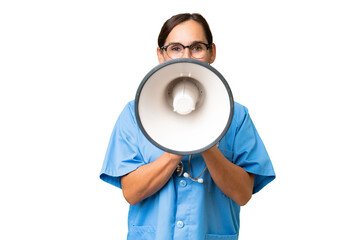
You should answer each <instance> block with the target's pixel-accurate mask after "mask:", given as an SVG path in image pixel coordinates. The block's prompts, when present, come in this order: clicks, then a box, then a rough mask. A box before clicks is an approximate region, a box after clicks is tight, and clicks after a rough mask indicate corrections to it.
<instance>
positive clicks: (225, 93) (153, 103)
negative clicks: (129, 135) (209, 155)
mask: <svg viewBox="0 0 360 240" xmlns="http://www.w3.org/2000/svg"><path fill="white" fill-rule="evenodd" d="M233 114H234V100H233V96H232V93H231V90H230V87H229V85H228V83H227V82H226V80H225V79H224V77H223V76H222V75H221V74H220V73H219V72H218V71H217V70H216V69H215V68H213V67H212V66H210V65H209V64H207V63H204V62H201V61H198V60H195V59H191V58H180V59H173V60H170V61H166V62H164V63H162V64H159V65H158V66H156V67H155V68H153V69H152V70H151V71H150V72H149V73H148V74H147V75H146V76H145V78H144V79H143V81H142V82H141V84H140V86H139V88H138V90H137V92H136V97H135V115H136V120H137V122H138V125H139V127H140V129H141V131H142V133H143V134H144V135H145V137H146V138H147V139H148V140H149V141H150V142H151V143H153V144H154V145H155V146H157V147H158V148H160V149H162V150H164V151H166V152H170V153H174V154H179V155H190V154H196V153H200V152H203V151H205V150H207V149H209V148H211V147H212V146H214V145H216V144H217V143H218V142H219V141H220V140H221V139H222V137H223V136H224V135H225V134H226V132H227V130H228V129H229V127H230V124H231V121H232V118H233Z"/></svg>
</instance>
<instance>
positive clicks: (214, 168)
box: [201, 147, 255, 206]
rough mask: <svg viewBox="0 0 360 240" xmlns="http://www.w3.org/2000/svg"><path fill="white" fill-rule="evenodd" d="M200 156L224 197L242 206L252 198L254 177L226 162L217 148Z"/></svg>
mask: <svg viewBox="0 0 360 240" xmlns="http://www.w3.org/2000/svg"><path fill="white" fill-rule="evenodd" d="M201 154H202V156H203V158H204V160H205V163H206V165H207V167H208V169H209V172H210V175H211V177H212V179H213V180H214V182H215V183H216V185H217V186H218V187H219V188H220V189H221V191H222V192H223V193H224V194H225V195H226V196H228V197H230V198H231V199H233V200H234V201H235V202H236V203H237V204H239V205H240V206H244V205H245V204H246V203H247V202H248V201H249V200H250V198H251V196H252V191H253V186H254V178H255V177H254V175H253V174H250V173H248V172H246V171H245V170H244V169H243V168H241V167H239V166H237V165H235V164H233V163H232V162H230V161H229V160H227V159H226V158H225V157H224V155H223V154H222V153H221V152H220V150H219V149H218V148H217V147H212V148H210V149H208V150H206V151H204V152H203V153H201Z"/></svg>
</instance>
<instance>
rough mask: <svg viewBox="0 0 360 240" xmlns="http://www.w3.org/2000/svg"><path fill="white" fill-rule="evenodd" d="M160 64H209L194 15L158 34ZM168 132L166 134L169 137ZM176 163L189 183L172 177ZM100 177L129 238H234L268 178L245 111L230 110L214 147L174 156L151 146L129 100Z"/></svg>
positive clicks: (208, 49) (205, 35)
mask: <svg viewBox="0 0 360 240" xmlns="http://www.w3.org/2000/svg"><path fill="white" fill-rule="evenodd" d="M157 56H158V60H159V63H163V62H165V61H168V60H170V59H174V58H194V59H197V60H200V61H203V62H206V63H209V64H211V63H213V62H214V61H215V57H216V46H215V44H214V43H213V38H212V34H211V31H210V28H209V25H208V23H207V22H206V20H205V19H204V18H203V17H202V16H201V15H200V14H178V15H175V16H173V17H171V18H170V19H169V20H167V21H166V22H165V23H164V25H163V27H162V29H161V31H160V34H159V38H158V48H157ZM169 134H171V133H169ZM179 164H182V165H183V167H184V169H185V171H186V172H189V170H190V172H191V174H192V176H191V177H192V178H198V177H199V176H201V178H202V179H203V181H200V182H202V183H200V182H197V181H193V180H191V179H190V178H188V177H185V176H184V175H180V176H179V174H177V171H176V169H177V167H178V166H179ZM100 178H101V179H102V180H104V181H106V182H108V183H110V184H112V185H114V186H116V187H119V188H121V189H122V192H123V195H124V198H125V199H126V200H127V201H128V202H129V204H130V209H129V216H128V239H129V240H139V239H141V240H146V239H151V240H160V239H163V240H169V239H179V240H180V239H181V240H186V239H189V240H196V239H228V240H232V239H233V240H235V239H238V235H239V227H240V218H239V214H240V206H244V205H245V204H246V203H247V202H248V201H249V200H250V199H251V196H252V194H254V193H257V192H258V191H260V190H261V189H262V188H263V187H264V186H265V185H267V184H268V183H269V182H271V181H272V180H273V179H275V173H274V170H273V166H272V163H271V160H270V158H269V156H268V154H267V151H266V149H265V146H264V144H263V142H262V140H261V138H260V136H259V134H258V132H257V131H256V128H255V126H254V124H253V122H252V121H251V118H250V115H249V112H248V109H247V108H246V107H244V106H242V105H240V104H239V103H236V102H235V104H234V116H233V120H232V123H231V125H230V128H229V130H228V132H227V133H226V135H225V136H224V137H223V139H222V140H221V141H220V142H219V144H218V145H217V146H214V147H212V148H210V149H208V150H206V151H204V152H202V153H200V154H195V155H192V156H180V155H175V154H171V153H167V152H164V151H162V150H160V149H158V148H157V147H155V146H154V145H152V144H151V143H150V142H149V141H148V140H147V138H146V137H145V136H144V135H143V134H142V132H141V130H140V129H139V127H138V125H137V122H136V118H135V113H134V101H131V102H129V103H128V104H127V106H126V107H125V108H124V110H123V111H122V113H121V114H120V116H119V118H118V120H117V122H116V124H115V127H114V129H113V132H112V135H111V138H110V142H109V145H108V149H107V152H106V155H105V159H104V163H103V167H102V170H101V173H100Z"/></svg>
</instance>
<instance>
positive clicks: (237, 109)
mask: <svg viewBox="0 0 360 240" xmlns="http://www.w3.org/2000/svg"><path fill="white" fill-rule="evenodd" d="M248 115H249V110H248V108H247V107H245V106H244V105H241V104H240V103H238V102H234V117H233V120H234V121H236V123H237V124H241V123H242V122H243V121H244V120H245V119H246V118H247V116H248Z"/></svg>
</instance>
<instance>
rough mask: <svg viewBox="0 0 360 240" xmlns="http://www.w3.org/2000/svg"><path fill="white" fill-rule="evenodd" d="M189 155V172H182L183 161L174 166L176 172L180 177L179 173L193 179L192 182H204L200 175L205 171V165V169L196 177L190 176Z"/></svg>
mask: <svg viewBox="0 0 360 240" xmlns="http://www.w3.org/2000/svg"><path fill="white" fill-rule="evenodd" d="M191 156H192V155H190V156H189V173H187V172H184V174H183V171H184V164H183V162H180V163H179V165H178V166H177V167H176V173H177V175H178V176H179V177H180V176H181V175H183V176H184V177H185V178H189V179H190V180H192V181H194V182H198V183H203V182H204V179H203V178H201V176H202V175H203V174H204V173H205V171H206V169H207V167H205V169H204V170H203V171H202V172H201V173H200V175H199V176H197V177H194V178H193V177H191Z"/></svg>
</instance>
